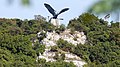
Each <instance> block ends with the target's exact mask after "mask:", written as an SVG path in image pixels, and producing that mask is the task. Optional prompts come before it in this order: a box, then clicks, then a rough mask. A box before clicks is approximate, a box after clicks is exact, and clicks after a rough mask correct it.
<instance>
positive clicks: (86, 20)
mask: <svg viewBox="0 0 120 67" xmlns="http://www.w3.org/2000/svg"><path fill="white" fill-rule="evenodd" d="M118 24H119V22H116V23H113V22H111V25H108V22H107V21H104V20H103V19H99V18H98V17H96V16H94V15H93V14H89V13H84V14H82V15H80V16H79V18H77V19H73V20H71V21H70V22H69V24H68V26H67V28H71V30H72V31H83V32H85V35H86V36H87V42H86V43H85V44H84V45H83V44H78V45H77V46H74V45H73V44H71V43H68V42H67V41H64V40H63V39H59V40H58V41H57V44H58V45H57V46H54V47H51V51H53V52H56V51H58V49H62V50H63V51H67V52H71V53H73V54H76V55H77V56H79V57H80V58H82V59H84V60H85V61H86V62H87V64H86V65H85V67H119V66H120V28H119V25H118ZM42 30H44V31H53V30H55V31H56V32H57V33H60V32H62V31H64V30H65V26H64V25H61V26H60V28H56V27H55V26H53V25H52V24H50V23H48V22H46V21H44V20H24V21H23V20H20V19H5V18H1V19H0V67H9V66H11V67H13V66H15V67H19V66H20V67H26V66H27V67H38V66H41V67H75V65H74V64H73V63H71V62H70V63H68V62H64V61H63V60H64V59H65V54H64V53H63V54H61V55H60V56H59V55H58V54H57V53H56V55H55V56H54V59H56V60H57V61H56V62H46V60H45V59H38V60H37V61H36V59H37V56H39V53H41V54H42V53H43V52H44V51H45V50H44V49H45V45H42V44H39V42H34V40H35V39H37V37H36V33H38V32H39V31H42ZM71 33H72V32H71ZM43 35H44V34H43Z"/></svg>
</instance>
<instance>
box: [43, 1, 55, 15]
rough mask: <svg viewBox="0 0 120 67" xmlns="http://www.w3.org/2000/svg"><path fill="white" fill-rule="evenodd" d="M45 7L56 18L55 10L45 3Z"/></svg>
mask: <svg viewBox="0 0 120 67" xmlns="http://www.w3.org/2000/svg"><path fill="white" fill-rule="evenodd" d="M44 5H45V7H46V8H47V9H48V11H49V12H50V13H51V14H52V15H53V16H54V15H55V10H54V9H53V8H52V7H51V6H50V5H49V4H46V3H44Z"/></svg>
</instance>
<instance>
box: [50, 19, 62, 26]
mask: <svg viewBox="0 0 120 67" xmlns="http://www.w3.org/2000/svg"><path fill="white" fill-rule="evenodd" d="M50 23H51V24H53V25H54V26H56V27H59V26H60V22H59V19H51V21H50Z"/></svg>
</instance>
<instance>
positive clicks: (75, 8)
mask: <svg viewBox="0 0 120 67" xmlns="http://www.w3.org/2000/svg"><path fill="white" fill-rule="evenodd" d="M97 1H98V0H31V5H30V6H27V7H25V6H23V5H21V3H20V0H13V2H12V4H9V3H8V0H1V1H0V18H9V19H11V18H19V19H22V20H24V19H34V15H41V16H43V17H46V18H47V17H48V16H51V17H52V15H51V14H50V13H49V12H48V11H47V9H46V8H45V7H44V3H48V4H50V5H51V6H52V7H53V8H54V9H55V10H56V11H57V12H59V11H60V10H61V9H63V8H65V7H68V8H70V9H69V11H66V12H65V13H62V14H61V15H59V16H58V18H63V19H64V20H61V21H60V22H61V24H65V25H67V24H68V23H69V21H70V20H71V19H73V18H76V17H78V16H80V15H81V14H82V13H85V12H87V9H88V8H89V7H90V6H92V5H93V4H94V3H95V2H97Z"/></svg>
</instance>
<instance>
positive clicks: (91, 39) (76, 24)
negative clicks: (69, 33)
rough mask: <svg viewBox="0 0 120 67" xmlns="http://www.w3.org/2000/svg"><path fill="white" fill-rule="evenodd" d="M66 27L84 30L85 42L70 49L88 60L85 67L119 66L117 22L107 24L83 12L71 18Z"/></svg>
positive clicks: (119, 47) (119, 50)
mask: <svg viewBox="0 0 120 67" xmlns="http://www.w3.org/2000/svg"><path fill="white" fill-rule="evenodd" d="M68 28H72V29H73V30H77V31H84V32H85V34H86V36H87V42H86V44H84V45H81V44H78V45H77V46H76V47H75V49H74V50H73V51H72V52H73V53H74V54H76V55H78V56H80V57H81V58H83V59H84V60H86V61H87V62H88V65H86V67H92V66H94V67H97V66H101V67H112V66H113V67H118V66H120V64H119V62H120V28H119V26H118V23H111V25H108V22H107V21H104V20H102V19H98V18H97V17H95V16H94V15H93V14H89V13H84V14H82V15H80V16H79V18H78V19H73V20H71V21H70V23H69V24H68Z"/></svg>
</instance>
